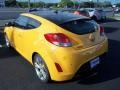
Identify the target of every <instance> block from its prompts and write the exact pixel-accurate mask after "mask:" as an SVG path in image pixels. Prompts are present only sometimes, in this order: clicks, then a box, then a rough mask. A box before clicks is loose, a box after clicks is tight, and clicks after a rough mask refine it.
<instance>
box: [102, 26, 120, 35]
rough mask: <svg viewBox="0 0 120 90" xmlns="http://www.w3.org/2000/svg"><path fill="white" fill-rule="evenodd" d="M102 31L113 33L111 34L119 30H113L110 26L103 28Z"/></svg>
mask: <svg viewBox="0 0 120 90" xmlns="http://www.w3.org/2000/svg"><path fill="white" fill-rule="evenodd" d="M104 30H105V33H113V32H116V31H118V30H120V28H115V27H112V26H111V27H108V26H104Z"/></svg>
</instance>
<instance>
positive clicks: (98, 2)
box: [97, 0, 99, 8]
mask: <svg viewBox="0 0 120 90" xmlns="http://www.w3.org/2000/svg"><path fill="white" fill-rule="evenodd" d="M98 5H99V0H97V8H98Z"/></svg>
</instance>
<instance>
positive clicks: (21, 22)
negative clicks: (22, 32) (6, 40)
mask: <svg viewBox="0 0 120 90" xmlns="http://www.w3.org/2000/svg"><path fill="white" fill-rule="evenodd" d="M27 23H28V18H27V17H25V16H20V17H18V18H17V19H16V20H15V26H16V27H19V28H24V29H26V26H27Z"/></svg>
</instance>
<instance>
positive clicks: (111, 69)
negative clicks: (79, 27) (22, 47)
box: [0, 20, 120, 90]
mask: <svg viewBox="0 0 120 90" xmlns="http://www.w3.org/2000/svg"><path fill="white" fill-rule="evenodd" d="M100 24H102V25H103V26H104V27H105V32H106V34H107V36H108V39H109V52H108V55H107V57H106V58H105V59H104V63H102V65H101V66H100V69H99V71H98V74H97V75H96V76H94V77H90V78H86V79H84V80H82V79H80V78H78V79H75V80H71V81H68V82H62V83H57V82H54V83H49V84H43V83H41V82H40V81H39V80H38V78H37V76H36V74H35V72H34V69H33V67H32V65H30V64H29V63H28V62H27V61H26V60H25V59H24V58H23V57H22V56H20V55H19V54H18V53H17V52H16V51H15V50H13V49H11V50H10V49H8V48H7V47H5V46H4V43H5V42H4V36H3V31H2V30H1V31H0V44H1V45H3V47H1V48H0V90H65V89H66V90H73V89H74V90H120V53H119V52H120V21H117V20H108V21H106V22H100Z"/></svg>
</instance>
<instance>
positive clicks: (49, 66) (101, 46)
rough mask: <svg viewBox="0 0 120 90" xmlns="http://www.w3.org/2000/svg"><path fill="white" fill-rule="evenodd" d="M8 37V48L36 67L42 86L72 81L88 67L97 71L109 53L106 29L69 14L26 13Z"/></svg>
mask: <svg viewBox="0 0 120 90" xmlns="http://www.w3.org/2000/svg"><path fill="white" fill-rule="evenodd" d="M4 33H5V40H6V45H7V46H8V47H13V48H14V49H15V50H17V51H18V52H19V53H20V54H21V55H22V56H23V57H25V58H26V60H28V61H29V62H30V63H31V64H32V65H33V66H34V68H35V71H36V74H37V76H38V78H39V79H40V80H41V81H42V82H48V81H49V80H54V81H66V80H70V79H72V78H73V77H74V76H75V75H76V73H77V72H78V71H79V69H80V68H81V67H82V66H83V65H84V64H86V63H88V65H89V69H93V68H95V67H96V66H97V65H99V63H100V61H101V59H100V56H101V55H103V54H104V53H106V52H107V50H108V40H107V37H106V35H105V34H104V29H103V27H101V26H100V25H99V24H97V23H96V22H95V21H93V20H91V19H89V18H88V17H85V16H80V15H74V14H72V13H68V12H54V11H52V10H51V11H47V10H46V11H36V12H31V13H23V14H21V15H20V16H19V17H18V18H17V19H16V20H15V21H13V22H9V23H7V24H6V26H5V30H4Z"/></svg>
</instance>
